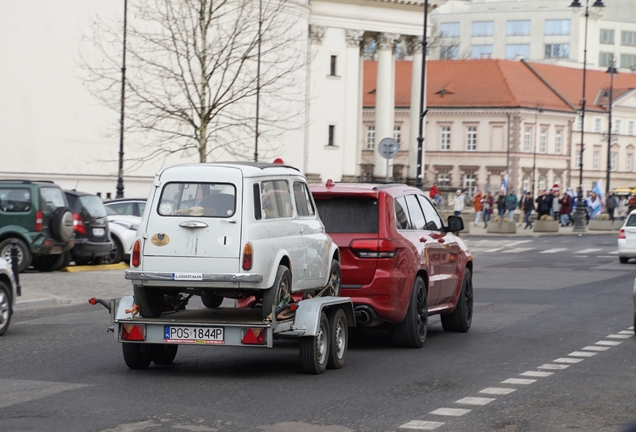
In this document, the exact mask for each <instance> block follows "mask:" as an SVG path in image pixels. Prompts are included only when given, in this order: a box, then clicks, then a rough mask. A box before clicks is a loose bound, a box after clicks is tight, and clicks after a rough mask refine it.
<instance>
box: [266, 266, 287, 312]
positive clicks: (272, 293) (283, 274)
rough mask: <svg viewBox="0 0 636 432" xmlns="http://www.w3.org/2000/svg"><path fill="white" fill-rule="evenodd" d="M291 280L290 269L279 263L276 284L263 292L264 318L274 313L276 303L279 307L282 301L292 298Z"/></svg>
mask: <svg viewBox="0 0 636 432" xmlns="http://www.w3.org/2000/svg"><path fill="white" fill-rule="evenodd" d="M291 281H292V278H291V273H290V272H289V269H288V268H287V267H285V266H284V265H279V266H278V270H277V271H276V279H274V285H273V286H272V287H271V288H269V289H267V290H265V293H263V309H262V314H263V319H266V318H267V317H268V316H269V314H271V313H272V306H274V305H276V307H278V305H279V304H280V302H281V301H283V300H285V301H290V300H291Z"/></svg>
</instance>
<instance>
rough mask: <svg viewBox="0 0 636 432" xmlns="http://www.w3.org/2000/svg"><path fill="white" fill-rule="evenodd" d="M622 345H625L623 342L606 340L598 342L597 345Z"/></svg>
mask: <svg viewBox="0 0 636 432" xmlns="http://www.w3.org/2000/svg"><path fill="white" fill-rule="evenodd" d="M622 343H623V341H620V342H618V341H605V340H602V341H598V342H596V345H605V346H616V345H620V344H622Z"/></svg>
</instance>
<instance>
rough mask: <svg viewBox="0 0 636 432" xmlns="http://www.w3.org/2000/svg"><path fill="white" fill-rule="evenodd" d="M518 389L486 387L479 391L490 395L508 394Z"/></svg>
mask: <svg viewBox="0 0 636 432" xmlns="http://www.w3.org/2000/svg"><path fill="white" fill-rule="evenodd" d="M516 390H517V389H513V388H502V387H486V388H485V389H483V390H480V391H479V393H483V394H490V395H507V394H510V393H512V392H513V391H516Z"/></svg>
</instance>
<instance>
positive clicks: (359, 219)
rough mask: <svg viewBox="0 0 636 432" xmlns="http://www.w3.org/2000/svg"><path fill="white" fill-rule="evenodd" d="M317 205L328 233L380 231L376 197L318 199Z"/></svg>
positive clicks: (372, 232)
mask: <svg viewBox="0 0 636 432" xmlns="http://www.w3.org/2000/svg"><path fill="white" fill-rule="evenodd" d="M316 207H317V209H318V214H319V215H320V220H321V221H322V223H323V224H324V225H325V230H326V231H327V232H328V233H367V234H375V233H377V232H378V226H379V210H378V200H376V199H373V198H358V197H335V198H331V199H317V200H316Z"/></svg>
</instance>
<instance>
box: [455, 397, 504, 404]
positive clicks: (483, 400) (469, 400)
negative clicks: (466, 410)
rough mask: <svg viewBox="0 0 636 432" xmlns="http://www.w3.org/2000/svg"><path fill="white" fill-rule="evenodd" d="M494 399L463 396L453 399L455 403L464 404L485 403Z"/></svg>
mask: <svg viewBox="0 0 636 432" xmlns="http://www.w3.org/2000/svg"><path fill="white" fill-rule="evenodd" d="M494 400H495V398H482V397H465V398H463V399H460V400H458V401H455V403H458V404H465V405H486V404H488V403H490V402H492V401H494Z"/></svg>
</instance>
